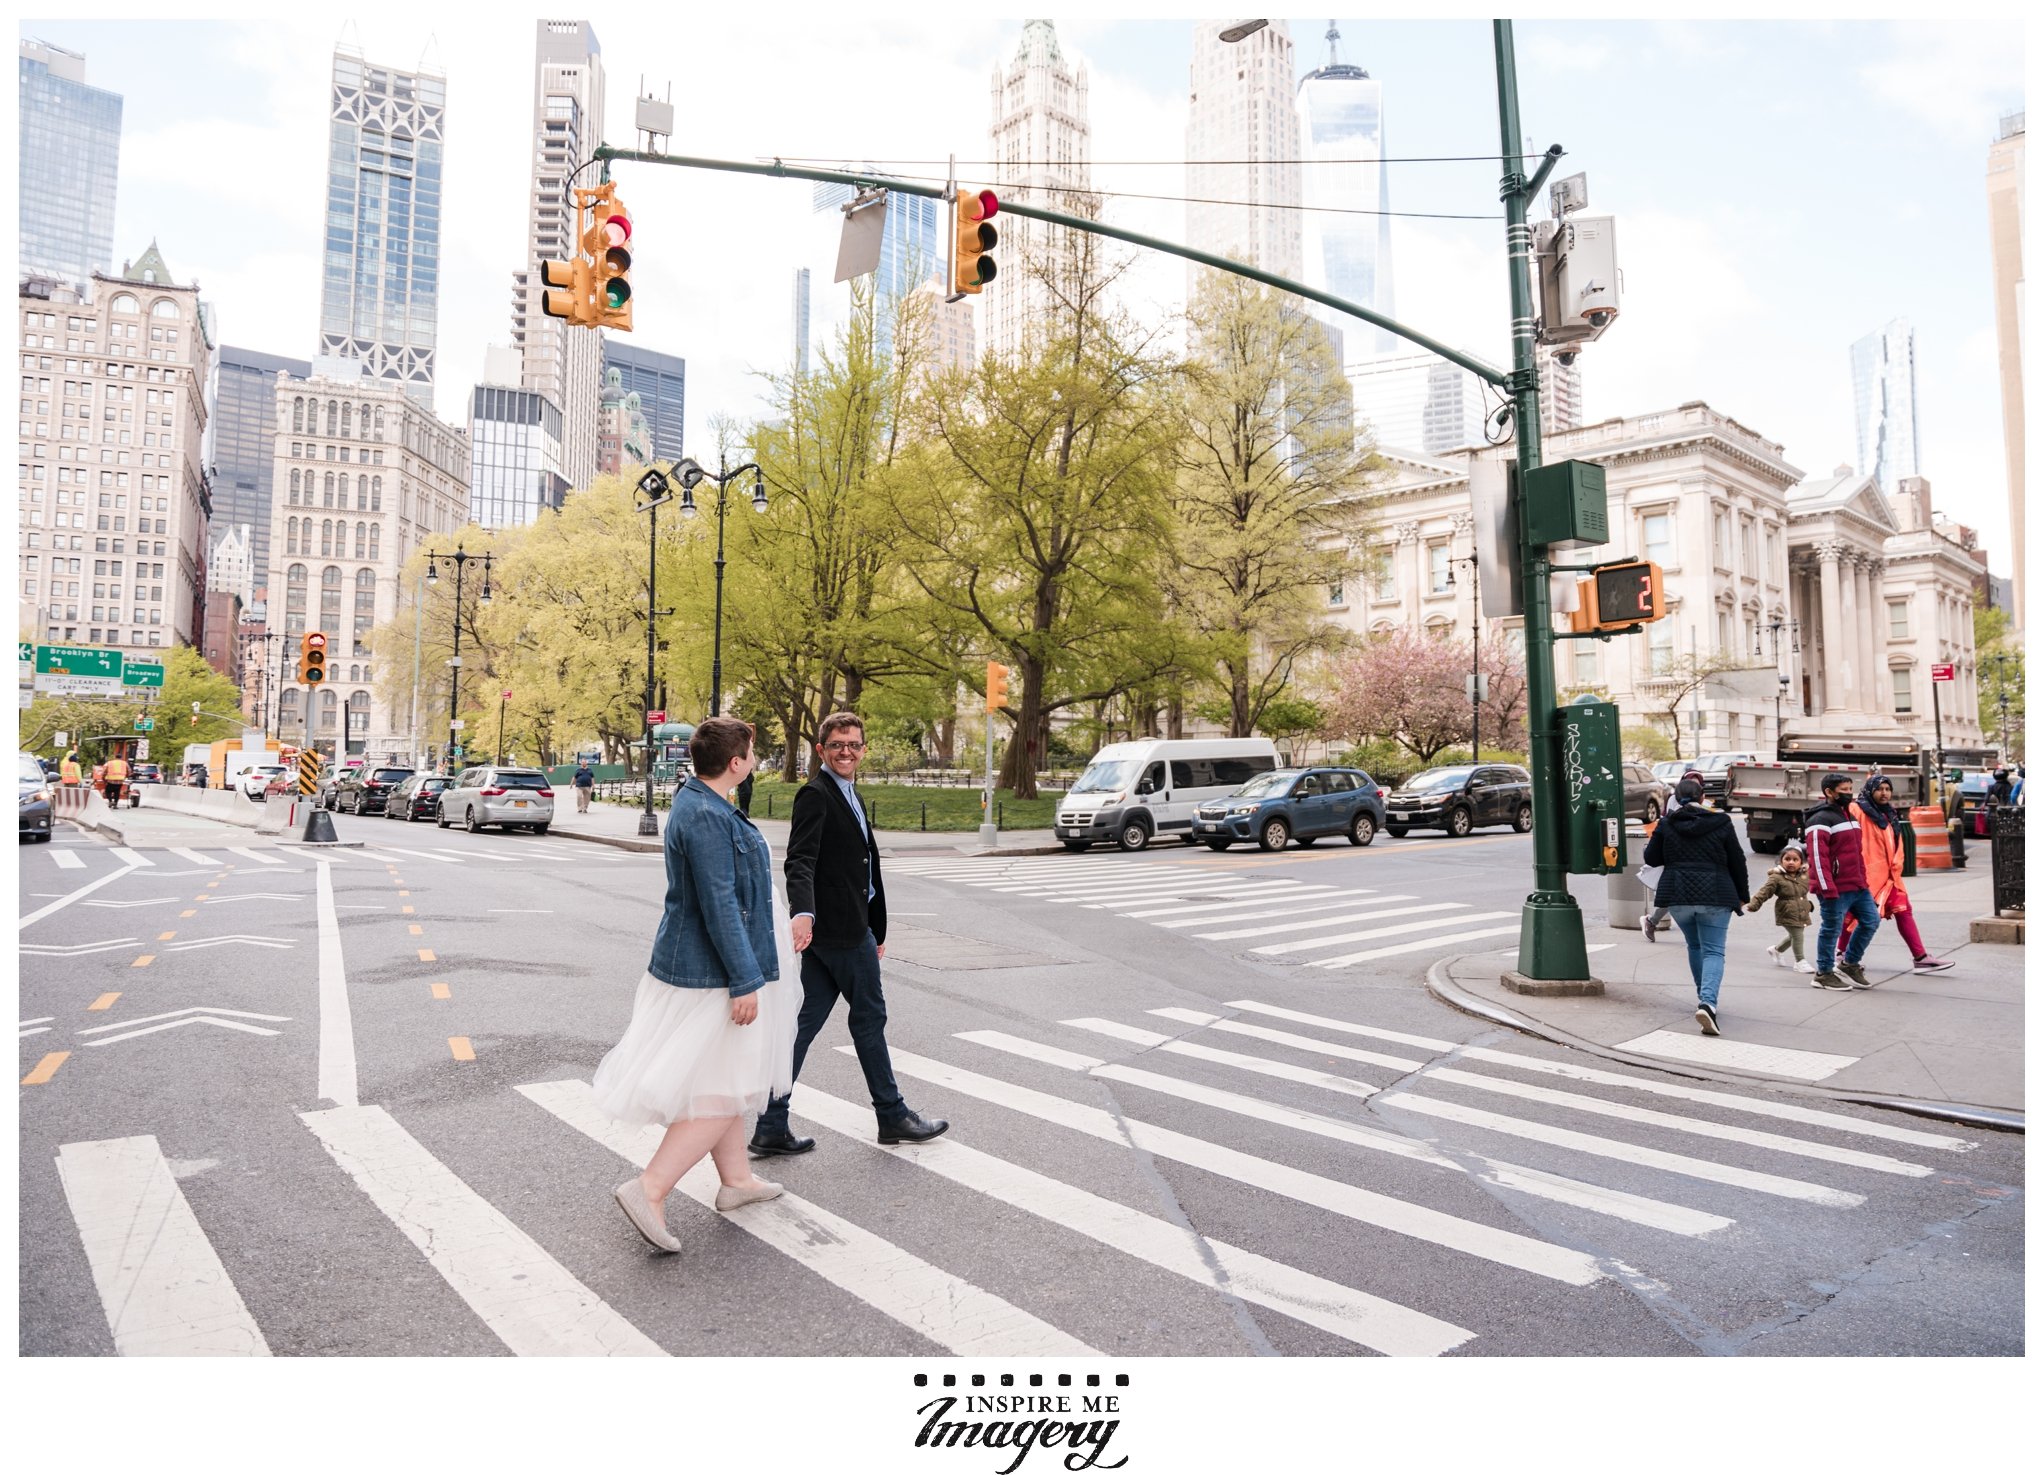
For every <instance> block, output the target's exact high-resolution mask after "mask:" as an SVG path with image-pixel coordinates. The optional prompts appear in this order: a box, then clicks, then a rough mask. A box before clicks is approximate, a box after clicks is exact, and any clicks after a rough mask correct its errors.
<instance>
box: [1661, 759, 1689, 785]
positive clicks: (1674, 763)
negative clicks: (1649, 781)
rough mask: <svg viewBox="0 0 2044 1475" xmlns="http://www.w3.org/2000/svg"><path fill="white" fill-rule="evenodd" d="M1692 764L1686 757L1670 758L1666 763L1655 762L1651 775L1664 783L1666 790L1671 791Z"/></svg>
mask: <svg viewBox="0 0 2044 1475" xmlns="http://www.w3.org/2000/svg"><path fill="white" fill-rule="evenodd" d="M1693 766H1694V765H1693V764H1692V763H1691V762H1690V760H1689V759H1687V758H1672V759H1670V760H1669V761H1668V762H1666V763H1656V764H1655V765H1654V767H1653V775H1654V777H1655V778H1657V779H1659V780H1660V781H1661V782H1662V783H1664V784H1666V785H1667V786H1668V791H1669V792H1670V793H1673V792H1674V789H1675V785H1677V784H1679V783H1681V782H1682V775H1683V774H1685V773H1687V772H1689V770H1690V769H1691V768H1692V767H1693Z"/></svg>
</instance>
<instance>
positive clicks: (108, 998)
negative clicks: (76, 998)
mask: <svg viewBox="0 0 2044 1475" xmlns="http://www.w3.org/2000/svg"><path fill="white" fill-rule="evenodd" d="M119 997H120V995H119V994H101V995H100V996H99V997H98V998H96V999H94V1000H93V1001H92V1002H91V1003H90V1004H87V1005H86V1006H85V1012H86V1013H88V1014H91V1013H95V1012H97V1011H98V1010H101V1009H111V1008H113V1006H114V1000H115V999H118V998H119Z"/></svg>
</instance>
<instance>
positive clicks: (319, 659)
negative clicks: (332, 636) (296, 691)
mask: <svg viewBox="0 0 2044 1475" xmlns="http://www.w3.org/2000/svg"><path fill="white" fill-rule="evenodd" d="M298 679H299V680H300V681H301V682H303V683H304V684H305V685H307V686H318V685H319V684H320V683H321V682H322V681H324V680H326V635H325V633H324V632H322V631H319V630H308V631H306V632H305V634H304V635H302V636H301V637H299V641H298Z"/></svg>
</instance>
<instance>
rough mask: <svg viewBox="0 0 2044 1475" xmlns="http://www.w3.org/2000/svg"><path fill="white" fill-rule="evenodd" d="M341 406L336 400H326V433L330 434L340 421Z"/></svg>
mask: <svg viewBox="0 0 2044 1475" xmlns="http://www.w3.org/2000/svg"><path fill="white" fill-rule="evenodd" d="M340 417H341V406H340V402H339V401H338V400H328V401H327V402H326V433H327V434H328V435H332V434H334V433H335V430H336V427H337V426H338V424H339V422H340Z"/></svg>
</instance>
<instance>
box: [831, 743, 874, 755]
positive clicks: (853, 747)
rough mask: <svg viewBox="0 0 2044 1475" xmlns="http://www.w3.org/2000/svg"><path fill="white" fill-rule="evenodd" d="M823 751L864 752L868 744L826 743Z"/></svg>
mask: <svg viewBox="0 0 2044 1475" xmlns="http://www.w3.org/2000/svg"><path fill="white" fill-rule="evenodd" d="M823 751H824V752H826V753H863V752H865V751H866V745H865V744H864V743H825V744H824V745H823Z"/></svg>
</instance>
